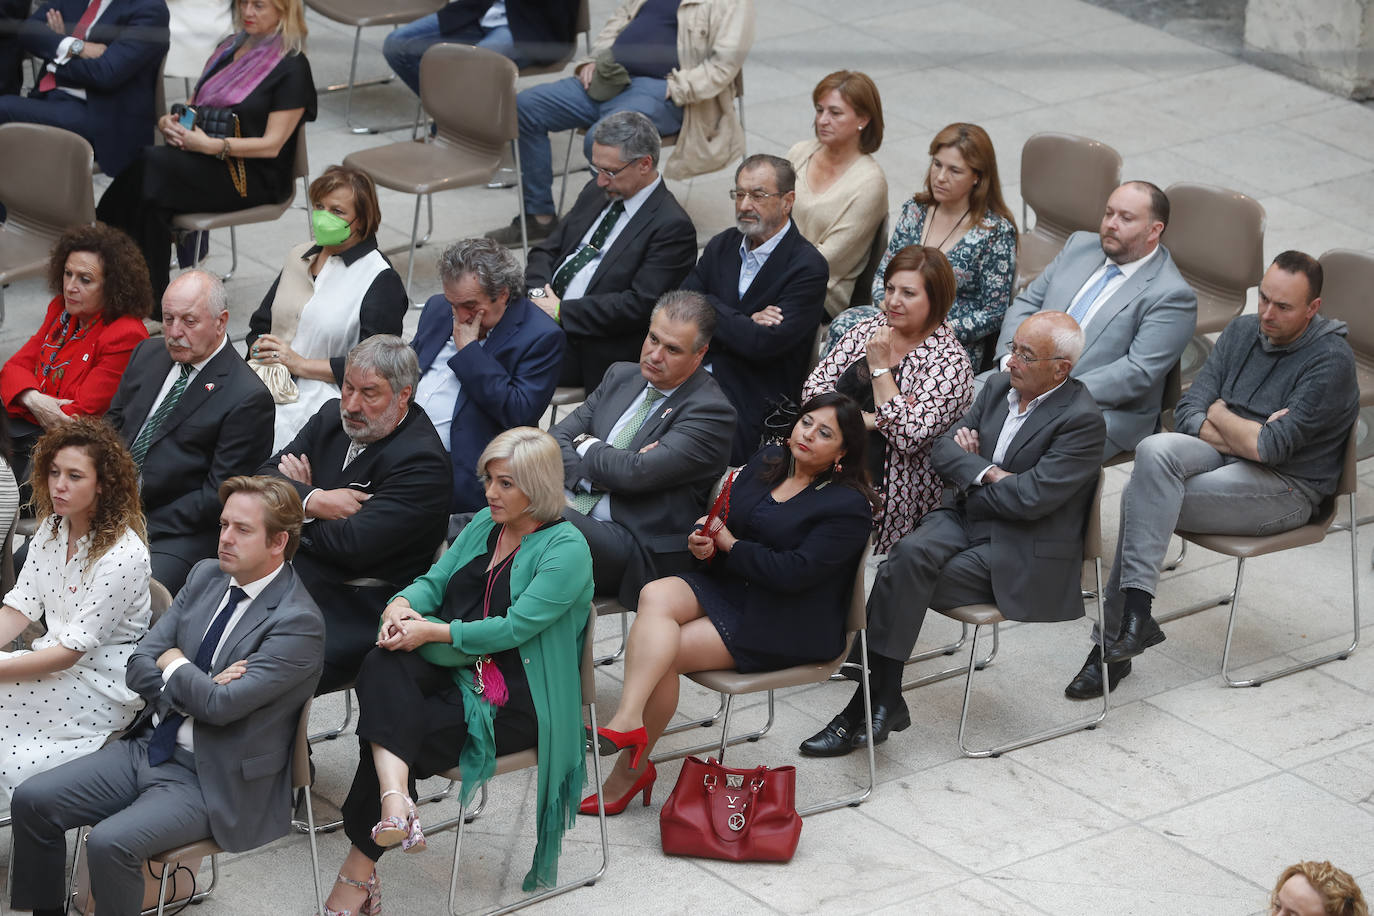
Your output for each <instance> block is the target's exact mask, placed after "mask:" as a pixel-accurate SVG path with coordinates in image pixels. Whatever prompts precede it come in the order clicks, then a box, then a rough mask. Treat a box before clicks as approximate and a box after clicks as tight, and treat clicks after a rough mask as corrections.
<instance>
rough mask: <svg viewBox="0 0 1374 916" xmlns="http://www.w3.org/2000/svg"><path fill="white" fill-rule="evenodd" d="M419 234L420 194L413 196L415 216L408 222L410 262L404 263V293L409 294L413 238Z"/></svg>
mask: <svg viewBox="0 0 1374 916" xmlns="http://www.w3.org/2000/svg"><path fill="white" fill-rule="evenodd" d="M419 234H420V196H419V195H416V197H415V218H414V219H412V220H411V222H410V263H409V264H407V265H406V295H407V296H409V295H410V281H411V280H412V279H413V278H414V276H415V239H416V238H417V237H418V236H419Z"/></svg>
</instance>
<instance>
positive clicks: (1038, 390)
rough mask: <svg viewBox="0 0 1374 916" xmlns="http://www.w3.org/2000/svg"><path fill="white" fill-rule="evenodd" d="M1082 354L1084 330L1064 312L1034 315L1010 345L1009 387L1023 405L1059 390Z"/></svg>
mask: <svg viewBox="0 0 1374 916" xmlns="http://www.w3.org/2000/svg"><path fill="white" fill-rule="evenodd" d="M1082 353H1083V329H1082V328H1080V327H1079V326H1078V322H1076V321H1074V320H1073V319H1072V318H1070V317H1069V316H1068V314H1067V313H1065V312H1058V311H1051V310H1047V311H1043V312H1036V313H1035V314H1034V315H1031V316H1030V317H1029V318H1027V319H1026V320H1025V321H1023V322H1021V325H1020V327H1018V328H1017V329H1016V334H1015V336H1014V337H1012V342H1011V355H1012V359H1011V362H1009V363H1008V364H1007V371H1008V372H1009V373H1010V374H1011V386H1012V387H1013V388H1015V389H1016V391H1017V393H1018V394H1020V395H1021V399H1022V401H1023V402H1025V401H1030V400H1032V399H1034V398H1038V397H1039V396H1040V395H1042V394H1044V393H1045V392H1047V391H1050V390H1052V389H1054V388H1056V387H1058V386H1059V385H1060V384H1061V383H1062V382H1063V381H1064V379H1066V378H1068V376H1069V371H1070V370H1071V369H1073V366H1074V363H1076V362H1078V357H1079V356H1081V355H1082Z"/></svg>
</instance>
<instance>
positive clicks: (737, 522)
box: [708, 445, 873, 660]
mask: <svg viewBox="0 0 1374 916" xmlns="http://www.w3.org/2000/svg"><path fill="white" fill-rule="evenodd" d="M769 458H773V459H777V460H780V461H786V460H787V456H786V453H785V452H784V451H783V449H782V447H781V446H776V445H773V446H768V447H767V448H764V449H762V450H760V451H759V452H758V453H757V454H755V455H754V457H753V458H751V459H750V460H749V463H748V464H747V465H745V467H744V469H743V470H742V471H740V474H739V477H738V478H736V480H735V483H734V486H733V487H732V488H731V491H730V511H729V514H728V515H727V516H726V527H727V528H729V529H730V532H731V533H732V534H734V535H735V537H737V538H739V540H738V541H736V543H735V546H734V547H732V548H731V549H730V552H729V553H728V554H725V555H724V556H717V557H716V558H714V559H713V560H712V561H711V565H710V567H708V568H709V569H710V570H711V572H712V573H715V574H724V575H729V576H736V577H738V578H741V579H744V580H745V581H746V582H747V583H748V589H747V590H746V591H745V602H744V607H743V608H740V609H739V610H740V612H741V613H740V618H739V624H738V627H737V629H736V632H735V639H734V642H735V644H736V645H738V646H739V647H741V648H747V649H752V650H754V651H757V652H766V653H769V654H770V655H776V656H788V657H792V658H795V659H799V660H803V659H804V660H821V659H832V658H834V657H835V656H837V655H839V654H840V650H841V649H843V648H844V631H845V618H846V616H847V615H848V613H849V601H850V596H851V594H852V592H853V588H854V569H855V566H856V565H857V563H858V562H859V557H860V556H861V555H862V554H863V549H864V545H865V544H866V543H868V538H869V535H870V534H872V531H873V511H872V509H871V508H870V506H869V504H868V499H867V498H866V497H865V496H864V495H863V494H862V493H860V492H859V491H858V490H856V489H854V488H853V487H849V486H845V485H843V484H835V483H828V482H826V481H821V482H820V483H819V484H816V485H813V486H811V487H808V488H807V489H805V490H803V491H801V492H800V493H798V494H797V495H796V496H793V497H792V498H791V499H789V500H787V502H785V503H781V504H780V505H779V506H778V507H777V508H776V509H775V510H774V511H773V512H771V513H770V515H769V518H768V522H769V524H768V528H767V530H763V531H757V530H754V529H753V527H752V526H751V525H750V524H749V521H748V519H749V516H750V514H751V513H752V512H753V511H754V509H755V507H757V506H758V504H759V503H760V502H762V501H763V499H764V498H765V497H766V496H768V494H769V493H770V492H771V491H772V490H773V488H774V487H775V486H777V484H775V483H768V482H767V481H765V480H764V479H763V478H762V476H761V474H762V473H763V472H764V471H765V469H766V467H767V464H766V460H767V459H769Z"/></svg>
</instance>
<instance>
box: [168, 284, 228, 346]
mask: <svg viewBox="0 0 1374 916" xmlns="http://www.w3.org/2000/svg"><path fill="white" fill-rule="evenodd" d="M228 324H229V300H228V297H227V296H226V295H225V292H224V284H223V283H221V282H220V279H219V277H216V276H215V275H214V274H210V273H206V272H205V271H203V270H188V271H186V272H185V273H182V274H178V275H177V276H176V278H175V279H173V280H172V282H171V283H169V284H168V285H167V291H166V292H165V293H163V294H162V337H163V341H164V343H166V345H167V352H168V354H170V355H171V357H172V359H173V360H174V361H176V362H179V363H188V364H191V365H195V364H196V363H200V362H203V361H205V360H206V359H209V358H210V356H212V355H213V354H214V352H215V351H216V350H217V349H219V345H220V343H221V342H222V341H223V340H224V329H225V328H226V327H227V326H228Z"/></svg>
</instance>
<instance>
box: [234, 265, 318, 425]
mask: <svg viewBox="0 0 1374 916" xmlns="http://www.w3.org/2000/svg"><path fill="white" fill-rule="evenodd" d="M314 245H315V243H314V242H305V243H303V244H300V245H297V246H296V247H295V248H292V249H291V251H290V252H289V253H288V254H287V255H286V264H285V265H284V266H283V267H282V270H281V279H280V280H278V281H277V293H276V295H275V296H274V297H273V298H272V336H273V337H275V338H277V339H278V340H280V341H281V342H282V344H284V345H285V346H288V347H289V346H291V341H292V340H293V339H295V337H296V326H297V325H298V324H299V323H300V320H301V312H302V311H303V310H304V309H305V304H306V303H307V302H309V301H310V297H311V296H313V295H315V281H314V279H313V278H312V277H311V276H310V262H309V261H303V260H301V257H302V255H304V254H305V253H306V252H307V251H309V250H310V249H311V248H313V247H314ZM249 356H250V357H251V356H252V353H251V351H250V353H249ZM248 365H249V367H250V368H252V370H253V371H254V372H256V373H257V374H258V378H260V379H262V383H263V384H264V385H266V386H267V390H268V391H270V392H272V400H273V401H275V402H276V403H278V404H294V403H296V399H297V398H298V397H300V391H298V390H297V388H296V380H295V379H293V378H292V377H291V373H290V372H288V371H286V367H285V366H283V365H282V364H281V363H268V362H263V361H262V360H257V359H251V358H250V359H249V360H248Z"/></svg>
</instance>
